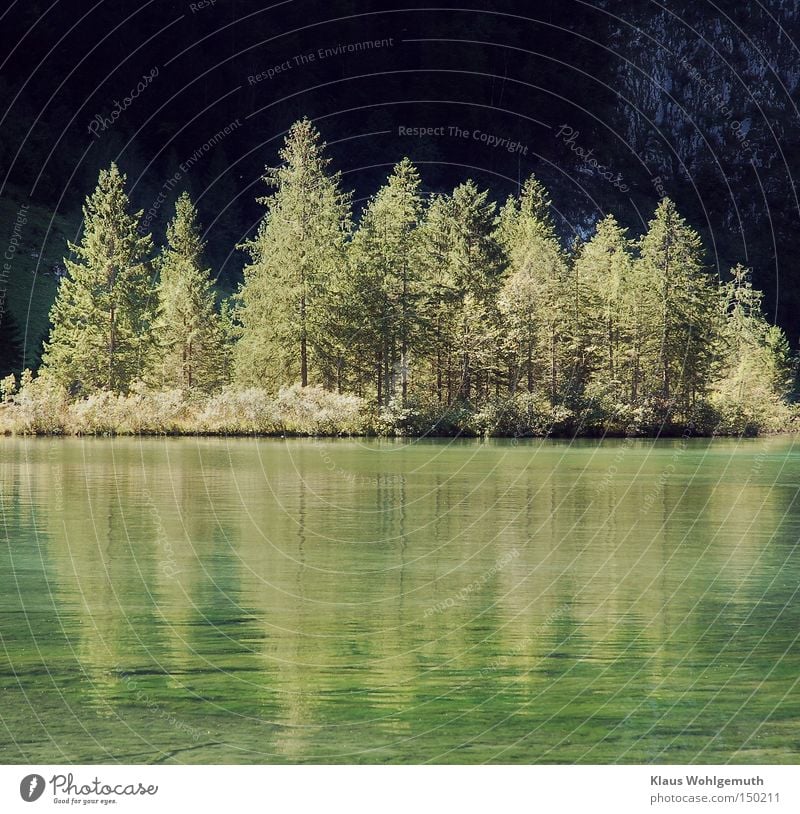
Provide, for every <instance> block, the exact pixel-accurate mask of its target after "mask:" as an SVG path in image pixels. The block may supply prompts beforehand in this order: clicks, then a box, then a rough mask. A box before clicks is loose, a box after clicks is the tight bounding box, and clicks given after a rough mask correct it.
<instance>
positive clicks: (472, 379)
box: [434, 181, 503, 403]
mask: <svg viewBox="0 0 800 814" xmlns="http://www.w3.org/2000/svg"><path fill="white" fill-rule="evenodd" d="M434 215H435V217H436V218H437V219H438V220H439V224H438V226H437V228H438V229H439V230H440V234H439V238H443V239H444V242H445V255H444V263H445V265H444V269H443V271H444V275H443V277H442V279H441V281H440V283H439V292H438V298H439V307H442V306H444V307H445V308H446V307H448V306H449V305H450V304H452V306H453V308H452V318H451V319H450V320H447V321H445V323H444V325H445V327H446V329H447V330H448V332H449V336H448V339H447V341H448V343H449V346H450V348H451V349H452V352H453V355H454V357H455V358H454V359H453V360H452V361H454V362H455V365H456V369H455V370H453V369H452V368H451V369H450V370H448V378H449V380H450V382H451V388H452V385H453V382H456V383H457V385H456V387H455V388H454V389H451V393H450V395H451V397H452V396H456V397H457V398H458V399H459V400H462V401H467V402H469V401H474V402H475V403H480V401H481V400H483V399H485V398H486V397H487V396H488V394H489V392H490V390H491V389H492V387H493V385H494V384H495V382H496V374H497V372H498V356H499V347H500V334H501V331H500V319H499V313H498V310H497V293H498V289H499V285H500V274H501V271H502V259H503V258H502V252H501V249H500V246H499V244H498V242H497V240H496V238H495V204H494V202H493V201H490V200H489V194H488V192H487V191H485V190H484V191H483V192H480V191H479V190H478V188H477V186H476V185H475V184H474V182H472V181H467V182H466V183H464V184H460V185H459V186H457V187H456V188H455V189H454V190H453V194H452V195H451V196H450V197H448V198H446V199H444V200H443V202H442V204H441V205H438V206H437V211H436V212H435V213H434Z"/></svg>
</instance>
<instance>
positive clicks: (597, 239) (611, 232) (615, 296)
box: [573, 215, 647, 406]
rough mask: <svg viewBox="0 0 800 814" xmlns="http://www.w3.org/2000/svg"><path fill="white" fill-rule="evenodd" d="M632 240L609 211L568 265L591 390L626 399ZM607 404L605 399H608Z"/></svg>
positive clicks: (632, 314) (631, 362) (633, 289)
mask: <svg viewBox="0 0 800 814" xmlns="http://www.w3.org/2000/svg"><path fill="white" fill-rule="evenodd" d="M633 261H634V256H633V243H632V241H631V240H630V239H629V238H628V237H627V230H626V229H623V228H622V227H621V226H620V225H619V224H618V223H617V221H616V219H615V218H614V216H613V215H608V216H607V217H605V218H604V219H603V220H601V221H600V222H599V223H598V224H597V227H596V229H595V232H594V235H592V237H591V238H590V240H588V241H587V242H586V243H585V244H583V246H581V248H580V251H579V252H578V256H577V257H576V259H575V262H574V267H573V276H574V279H575V281H576V288H577V289H578V291H579V302H578V306H577V311H578V323H579V327H578V334H579V336H580V338H581V342H582V347H581V353H582V354H583V357H584V360H583V361H584V365H585V368H586V374H587V377H588V380H587V387H588V388H589V389H590V390H591V392H592V394H594V395H600V394H602V395H603V396H605V397H606V398H608V399H611V400H613V401H616V402H618V403H619V404H622V403H624V402H628V401H629V398H630V394H631V391H632V388H633V382H634V378H635V375H636V374H635V370H636V365H637V342H636V340H637V333H636V332H637V327H638V326H637V324H636V319H637V314H638V305H639V304H640V303H641V300H642V297H643V296H647V293H646V292H645V291H642V290H641V287H640V286H638V285H637V280H636V278H635V275H634V266H633ZM609 406H610V402H609Z"/></svg>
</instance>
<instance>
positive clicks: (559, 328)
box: [497, 177, 570, 404]
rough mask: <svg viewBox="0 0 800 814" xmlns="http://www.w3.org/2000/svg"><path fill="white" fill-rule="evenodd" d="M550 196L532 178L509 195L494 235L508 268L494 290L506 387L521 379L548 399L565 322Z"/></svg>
mask: <svg viewBox="0 0 800 814" xmlns="http://www.w3.org/2000/svg"><path fill="white" fill-rule="evenodd" d="M549 205H550V204H549V198H548V197H547V194H546V192H545V191H544V188H543V187H542V185H541V184H540V183H539V181H538V180H536V178H534V177H531V178H529V179H528V181H527V182H526V183H525V185H524V186H523V188H522V190H521V192H520V196H519V198H518V199H517V198H511V199H509V200H508V201H507V202H506V204H505V206H504V207H503V210H502V211H501V213H500V217H499V218H498V228H497V236H498V240H499V241H500V244H501V245H502V247H503V250H504V253H505V257H506V261H507V269H506V274H505V279H504V282H503V287H502V290H501V292H500V296H499V305H500V310H501V312H502V315H503V321H504V326H505V337H506V351H507V354H508V369H509V381H508V385H509V390H510V391H511V392H512V393H514V392H515V391H516V390H517V388H518V387H519V386H520V385H522V386H523V387H525V388H526V389H527V391H528V392H534V391H536V390H539V391H541V392H543V393H546V394H547V396H548V397H549V398H550V400H551V402H552V403H553V404H555V403H556V401H557V399H558V395H559V381H560V373H561V369H562V368H563V367H564V366H566V364H567V359H566V349H567V341H566V340H567V334H568V326H569V314H570V310H569V303H568V301H567V299H568V293H569V291H568V269H567V264H566V258H565V256H564V252H563V250H562V249H561V246H560V245H559V242H558V239H557V237H556V234H555V227H554V226H553V222H552V220H551V218H550V213H549Z"/></svg>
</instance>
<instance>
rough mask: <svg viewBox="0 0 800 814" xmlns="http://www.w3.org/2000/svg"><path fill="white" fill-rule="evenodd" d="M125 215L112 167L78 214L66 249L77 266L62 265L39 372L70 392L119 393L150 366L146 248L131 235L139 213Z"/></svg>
mask: <svg viewBox="0 0 800 814" xmlns="http://www.w3.org/2000/svg"><path fill="white" fill-rule="evenodd" d="M129 208H130V207H129V201H128V197H127V195H126V193H125V176H124V175H123V174H122V173H120V171H119V169H118V168H117V165H116V164H112V165H111V167H110V169H108V170H102V171H101V172H100V177H99V180H98V184H97V188H96V189H95V191H94V192H93V193H92V194H91V195H90V196H89V197H88V198H87V201H86V204H85V206H84V208H83V217H84V223H83V236H82V238H81V242H80V243H79V244H78V245H74V244H72V243H70V244H68V245H69V248H70V250H71V252H73V254H74V256H75V258H76V259H74V260H73V259H71V258H67V259H65V261H64V263H65V265H66V268H67V275H66V276H65V277H64V278H62V280H61V283H60V284H59V288H58V294H57V296H56V301H55V303H54V305H53V308H52V310H51V312H50V320H51V323H52V326H53V327H52V330H51V333H50V338H49V340H48V341H47V342H46V343H45V351H44V356H43V360H42V365H43V369H44V371H45V372H46V373H47V374H48V375H51V376H53V377H54V378H55V379H56V380H57V381H59V382H61V383H62V384H64V385H66V386H67V387H69V388H70V389H71V390H72V391H73V392H84V393H85V392H91V391H93V390H101V389H105V390H111V391H115V392H124V391H126V390H127V389H128V388H129V386H130V384H131V383H132V382H133V381H134V380H135V379H136V378H138V377H141V376H142V375H143V374H144V373H145V372H146V370H147V368H148V367H149V366H150V364H151V363H152V351H153V332H152V330H151V328H152V321H153V316H154V310H155V297H154V292H153V285H152V273H151V270H150V266H149V263H148V255H149V254H150V251H151V249H152V241H151V239H150V236H149V235H140V234H139V233H138V231H137V225H138V223H139V220H140V218H141V217H142V213H141V212H138V213H135V214H131V213H130V212H129Z"/></svg>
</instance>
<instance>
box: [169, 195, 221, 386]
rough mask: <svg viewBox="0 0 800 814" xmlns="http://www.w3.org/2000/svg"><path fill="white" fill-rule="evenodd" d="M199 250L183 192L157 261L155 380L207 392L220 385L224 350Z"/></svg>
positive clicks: (195, 227)
mask: <svg viewBox="0 0 800 814" xmlns="http://www.w3.org/2000/svg"><path fill="white" fill-rule="evenodd" d="M204 247H205V244H204V242H203V241H202V239H201V237H200V229H199V227H198V224H197V210H196V208H195V206H194V204H193V203H192V200H191V198H190V197H189V194H188V193H186V192H183V193H181V195H180V197H179V198H178V200H177V203H176V204H175V217H174V218H173V219H172V221H171V222H170V223H169V224H168V226H167V246H166V247H165V248H164V250H163V251H162V253H161V256H160V257H159V259H158V271H159V275H160V280H159V285H158V303H159V309H158V318H157V320H156V326H155V330H156V339H157V342H158V345H159V352H160V365H159V371H158V373H159V376H158V378H159V381H160V383H161V384H162V385H166V386H169V387H179V388H181V389H184V390H188V391H192V390H199V391H204V392H209V391H212V390H214V389H216V388H217V387H219V386H220V385H221V384H222V383H223V382H224V380H225V364H224V359H223V354H224V351H225V349H224V338H223V335H222V328H221V325H220V318H219V315H218V314H217V312H216V310H215V303H216V296H215V293H214V286H213V282H212V279H211V274H210V271H209V270H208V269H207V268H205V267H204V266H203V264H202V254H203V249H204Z"/></svg>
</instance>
